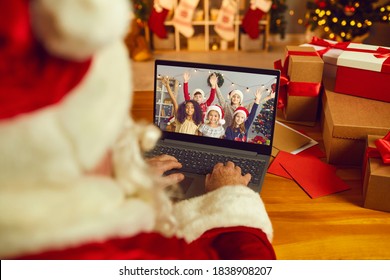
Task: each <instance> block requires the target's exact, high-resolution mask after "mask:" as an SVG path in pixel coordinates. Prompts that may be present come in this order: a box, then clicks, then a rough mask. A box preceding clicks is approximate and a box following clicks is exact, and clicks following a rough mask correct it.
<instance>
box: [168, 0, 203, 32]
mask: <svg viewBox="0 0 390 280" xmlns="http://www.w3.org/2000/svg"><path fill="white" fill-rule="evenodd" d="M198 3H199V0H181V1H180V3H179V5H178V6H177V7H176V9H175V14H174V15H173V20H172V21H173V24H174V26H175V28H177V30H179V32H180V33H181V34H183V35H184V36H186V37H187V38H189V37H192V36H193V35H194V27H192V17H193V15H194V11H195V9H196V7H197V6H198Z"/></svg>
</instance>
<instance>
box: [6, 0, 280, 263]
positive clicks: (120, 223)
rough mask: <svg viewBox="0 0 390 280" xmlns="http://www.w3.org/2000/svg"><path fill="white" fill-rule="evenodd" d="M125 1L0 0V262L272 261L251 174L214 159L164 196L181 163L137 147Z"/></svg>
mask: <svg viewBox="0 0 390 280" xmlns="http://www.w3.org/2000/svg"><path fill="white" fill-rule="evenodd" d="M129 2H130V1H128V0H116V1H110V0H100V1H97V0H78V1H70V0H58V1H51V0H31V1H27V0H13V1H9V0H0V10H1V11H3V12H2V16H1V17H0V135H1V137H0V257H1V258H2V259H76V260H77V259H275V253H274V250H273V247H272V245H271V243H270V242H271V240H272V226H271V222H270V220H269V218H268V215H267V213H266V210H265V207H264V204H263V202H262V200H261V198H260V196H259V194H258V193H255V192H253V191H252V190H251V189H249V188H248V187H246V185H247V184H248V181H249V180H250V175H245V176H242V175H241V170H240V168H239V167H238V166H235V165H234V164H233V163H231V162H228V163H225V164H222V163H221V164H217V165H216V166H215V168H214V170H213V172H212V173H211V174H209V175H208V176H207V179H206V185H207V192H206V194H205V195H203V196H200V197H196V198H192V199H189V200H183V201H180V202H177V203H173V202H172V201H171V200H170V199H169V192H167V190H166V188H165V187H166V186H167V185H172V184H174V183H177V182H179V181H180V180H182V179H183V175H182V174H171V175H169V176H166V177H163V176H162V174H163V173H164V172H165V171H167V170H170V169H172V168H180V167H181V164H180V163H179V162H178V161H177V160H176V159H175V158H172V157H170V156H166V155H164V156H160V157H157V158H153V159H150V160H148V161H147V160H145V159H144V158H143V152H144V151H145V150H148V149H151V148H152V147H153V145H154V144H155V142H156V141H157V139H158V137H159V131H158V130H157V129H156V128H155V127H153V126H152V125H145V124H139V123H135V122H134V121H133V120H132V119H131V117H130V116H129V106H131V92H132V86H131V79H132V78H131V67H130V65H129V55H128V53H127V49H126V48H125V46H124V44H123V38H124V36H125V35H126V33H127V32H128V30H127V29H128V26H129V22H130V20H131V11H130V7H129Z"/></svg>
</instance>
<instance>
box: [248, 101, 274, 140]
mask: <svg viewBox="0 0 390 280" xmlns="http://www.w3.org/2000/svg"><path fill="white" fill-rule="evenodd" d="M273 103H274V101H273V100H272V99H269V100H267V101H266V102H265V103H264V104H263V107H262V109H261V111H260V113H259V114H258V115H257V116H256V118H255V120H254V122H253V126H252V132H253V133H255V134H257V136H255V137H254V138H253V139H251V140H250V141H251V142H254V143H259V144H269V143H270V139H271V131H272V120H273V114H274V109H275V108H274V105H273Z"/></svg>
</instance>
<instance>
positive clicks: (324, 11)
mask: <svg viewBox="0 0 390 280" xmlns="http://www.w3.org/2000/svg"><path fill="white" fill-rule="evenodd" d="M306 7H307V13H306V18H307V26H308V27H309V28H310V30H311V31H313V30H316V29H321V30H322V31H323V37H324V38H327V39H331V40H337V41H354V40H356V39H358V38H359V37H360V38H364V37H366V36H368V34H369V33H368V32H369V31H370V28H371V26H372V24H373V23H374V22H385V23H388V24H390V1H378V0H366V1H354V0H338V1H336V0H312V1H308V2H307V5H306Z"/></svg>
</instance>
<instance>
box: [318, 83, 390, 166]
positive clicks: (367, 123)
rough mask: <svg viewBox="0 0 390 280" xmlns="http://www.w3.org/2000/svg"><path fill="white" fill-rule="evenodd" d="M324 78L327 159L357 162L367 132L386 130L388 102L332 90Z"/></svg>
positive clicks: (389, 114) (389, 125)
mask: <svg viewBox="0 0 390 280" xmlns="http://www.w3.org/2000/svg"><path fill="white" fill-rule="evenodd" d="M333 83H334V81H333V80H332V79H328V78H326V79H324V85H325V90H324V95H323V96H322V102H323V111H322V136H323V140H324V146H325V152H326V158H327V161H328V163H331V164H336V165H353V166H361V165H362V163H363V155H364V151H365V146H366V143H365V142H366V137H367V135H382V136H384V135H385V134H386V133H387V132H388V131H389V130H390V103H387V102H382V101H376V100H371V99H366V98H361V97H356V96H351V95H344V94H338V93H335V92H333V91H331V90H329V88H332V86H333Z"/></svg>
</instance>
